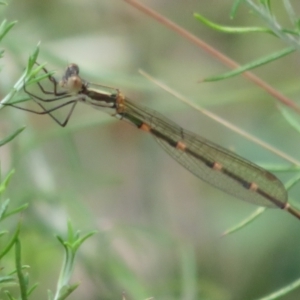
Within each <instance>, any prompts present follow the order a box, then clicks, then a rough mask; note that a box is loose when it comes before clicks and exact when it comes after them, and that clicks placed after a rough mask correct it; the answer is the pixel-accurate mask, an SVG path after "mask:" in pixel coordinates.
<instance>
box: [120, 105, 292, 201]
mask: <svg viewBox="0 0 300 300" xmlns="http://www.w3.org/2000/svg"><path fill="white" fill-rule="evenodd" d="M126 106H127V110H126V113H127V114H131V115H134V116H135V117H136V118H137V119H139V120H141V121H142V122H143V123H145V124H147V125H149V127H151V129H152V130H151V131H150V132H151V133H152V134H153V136H154V137H155V139H156V141H157V142H158V144H159V145H160V146H161V147H162V148H163V149H164V150H165V151H166V152H167V153H168V154H169V155H170V156H172V157H173V158H174V159H175V160H176V161H177V162H179V163H180V164H181V165H182V166H184V167H185V168H186V169H188V170H189V171H190V172H192V173H193V174H194V175H196V176H197V177H199V178H201V179H202V180H204V181H206V182H208V183H209V184H211V185H213V186H215V187H217V188H219V189H221V190H223V191H224V192H226V193H228V194H230V195H233V196H235V197H237V198H240V199H242V200H245V201H248V202H251V203H254V204H257V205H261V206H268V207H275V204H274V203H272V199H273V200H274V201H275V202H277V206H282V207H283V206H284V204H285V203H286V202H287V198H288V197H287V192H286V189H285V187H284V185H283V184H282V182H281V181H280V180H279V179H278V178H277V177H275V176H274V175H273V174H271V173H270V172H268V171H267V170H265V169H263V168H261V167H259V166H257V165H255V164H254V163H252V162H250V161H248V160H246V159H244V158H242V157H240V156H238V155H236V154H235V153H233V152H231V151H229V150H226V149H224V148H222V147H221V146H218V145H216V144H214V143H212V142H210V141H208V140H206V139H204V138H202V137H200V136H198V135H196V134H194V133H191V132H189V131H186V130H184V129H183V128H181V127H180V126H178V125H177V124H175V123H174V122H172V121H170V120H168V119H167V118H165V117H164V116H162V115H160V114H159V113H157V112H155V111H153V110H150V109H148V108H145V107H140V106H136V105H135V104H133V103H132V102H131V101H128V103H126ZM157 133H159V134H157ZM179 141H180V142H182V143H184V144H185V146H186V149H185V150H180V149H177V148H176V147H175V146H174V145H175V144H176V143H177V142H179ZM214 163H217V164H218V165H219V166H220V167H221V168H220V169H216V168H213V166H214ZM228 174H230V176H229V175H228ZM252 183H253V184H254V185H255V186H256V187H258V189H259V192H258V189H255V188H254V189H250V188H249V186H250V185H251V184H252ZM278 203H279V204H282V205H278Z"/></svg>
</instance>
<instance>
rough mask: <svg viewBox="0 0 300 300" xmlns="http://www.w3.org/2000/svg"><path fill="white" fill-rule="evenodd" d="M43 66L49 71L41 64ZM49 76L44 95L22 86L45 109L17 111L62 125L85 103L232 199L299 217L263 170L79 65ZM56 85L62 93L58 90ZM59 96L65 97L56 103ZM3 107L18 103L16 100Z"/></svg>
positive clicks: (280, 187) (278, 185)
mask: <svg viewBox="0 0 300 300" xmlns="http://www.w3.org/2000/svg"><path fill="white" fill-rule="evenodd" d="M43 70H44V72H45V73H48V72H47V70H46V69H45V68H43ZM48 79H49V80H50V82H51V83H52V85H53V90H52V91H47V90H46V89H45V88H44V87H43V86H42V85H41V83H38V86H39V88H40V90H41V92H42V93H44V94H46V95H48V97H50V98H48V99H47V98H42V97H39V96H37V95H35V94H33V93H31V92H29V91H28V90H27V89H26V88H25V87H24V89H25V91H26V92H27V94H29V95H30V96H31V98H32V99H33V100H34V101H35V102H36V103H37V104H38V105H39V106H40V107H41V108H42V109H43V111H34V110H31V109H27V108H21V109H23V110H26V111H29V112H33V113H36V114H48V115H50V116H51V117H52V118H53V120H55V121H56V122H57V123H58V124H59V125H60V126H62V127H64V126H66V125H67V123H68V121H69V119H70V117H71V115H72V112H73V110H74V108H75V106H76V105H77V103H79V102H81V103H85V104H88V105H90V106H92V107H94V108H96V109H100V110H103V111H105V112H107V113H109V114H110V115H111V116H114V117H116V118H118V119H119V120H124V121H128V122H129V123H131V124H132V125H134V126H135V127H137V128H138V129H141V130H143V131H145V132H148V133H151V134H152V136H153V137H154V138H155V139H156V141H157V142H158V144H159V145H161V146H162V148H163V149H164V150H165V151H166V152H167V153H168V154H169V155H170V156H172V157H173V158H174V159H175V160H176V161H178V162H179V163H180V164H181V165H183V166H184V167H185V168H186V169H188V170H189V171H190V172H192V173H193V174H194V175H195V176H197V177H199V178H201V179H202V180H204V181H206V182H208V183H210V184H211V185H213V186H215V187H217V188H219V189H221V190H223V191H224V192H226V193H228V194H230V195H233V196H235V197H236V198H240V199H242V200H245V201H248V202H251V203H254V204H257V205H260V206H266V207H279V208H281V209H284V210H286V211H288V212H289V213H291V214H292V215H294V216H295V217H297V218H298V219H300V212H299V211H297V210H296V209H295V208H293V207H292V206H290V205H289V204H288V202H287V199H288V195H287V191H286V189H285V187H284V185H283V184H282V182H281V181H280V180H279V179H278V178H277V177H276V176H274V175H273V174H272V173H270V172H268V171H267V170H265V169H263V168H261V167H259V166H257V165H256V164H254V163H252V162H250V161H248V160H246V159H245V158H243V157H241V156H239V155H237V154H235V153H233V152H231V151H229V150H226V149H225V148H222V147H221V146H219V145H217V144H215V143H212V142H210V141H208V140H207V139H205V138H203V137H200V136H198V135H196V134H194V133H192V132H189V131H187V130H185V129H183V128H181V127H180V126H178V125H177V124H175V123H174V122H172V121H170V120H169V119H167V118H165V117H164V116H162V115H161V114H159V113H157V112H156V111H154V110H151V109H149V108H146V107H143V106H141V105H140V104H138V103H136V102H133V101H131V100H129V99H128V98H127V97H125V96H124V95H123V94H122V93H121V92H120V91H119V90H118V89H115V88H110V87H106V86H102V85H96V84H92V83H89V82H88V81H85V80H84V79H82V78H81V77H80V76H79V68H78V66H77V65H76V64H70V65H69V66H68V67H67V69H66V71H65V74H64V75H63V77H62V80H61V81H57V80H56V79H55V78H54V77H53V76H52V75H49V76H48ZM59 87H60V88H61V89H62V91H59ZM63 99H65V100H66V101H65V102H63V103H59V101H60V100H63ZM56 101H58V102H56ZM48 102H54V103H59V104H58V105H56V106H55V107H53V108H51V109H46V108H45V106H44V103H48ZM6 105H11V106H15V107H16V105H15V104H6ZM65 106H70V110H69V113H68V114H67V116H66V118H65V120H64V121H63V122H61V121H59V120H58V119H57V118H56V117H55V116H54V115H53V114H52V112H53V111H55V110H57V109H60V108H62V107H65ZM18 108H20V107H18Z"/></svg>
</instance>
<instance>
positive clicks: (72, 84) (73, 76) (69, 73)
mask: <svg viewBox="0 0 300 300" xmlns="http://www.w3.org/2000/svg"><path fill="white" fill-rule="evenodd" d="M78 74H79V67H78V65H76V64H70V65H69V66H68V67H67V68H66V71H65V74H64V75H63V77H62V79H61V81H60V82H59V84H60V86H61V87H63V88H65V89H66V90H68V92H69V93H75V94H78V93H79V92H80V91H81V90H82V86H83V82H82V79H81V78H80V77H79V76H78Z"/></svg>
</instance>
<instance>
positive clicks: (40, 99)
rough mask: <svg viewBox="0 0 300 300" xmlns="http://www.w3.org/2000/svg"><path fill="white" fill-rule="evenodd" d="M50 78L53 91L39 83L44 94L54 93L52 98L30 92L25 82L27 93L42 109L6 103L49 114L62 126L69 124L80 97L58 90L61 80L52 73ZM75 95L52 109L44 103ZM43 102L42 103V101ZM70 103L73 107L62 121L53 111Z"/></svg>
mask: <svg viewBox="0 0 300 300" xmlns="http://www.w3.org/2000/svg"><path fill="white" fill-rule="evenodd" d="M42 70H43V71H44V72H45V74H49V73H48V70H47V69H46V68H45V67H44V68H42ZM47 78H48V80H49V81H50V82H51V84H52V87H53V90H52V91H48V90H46V89H45V88H44V87H43V85H42V84H41V83H40V82H38V83H37V85H38V87H39V89H40V91H41V92H42V93H43V94H44V95H52V96H53V97H52V98H51V97H50V98H43V97H40V96H37V95H36V94H34V93H32V92H30V91H29V90H28V89H27V88H26V85H25V84H24V86H23V89H24V91H25V93H26V94H27V95H29V96H30V97H31V99H32V100H33V101H34V102H35V103H36V104H37V105H38V106H40V107H41V108H42V111H36V110H32V109H28V108H24V107H21V106H18V105H15V104H11V103H6V104H5V105H7V106H12V107H15V108H18V109H21V110H25V111H28V112H31V113H34V114H37V115H46V114H47V115H49V116H50V117H51V118H52V119H53V120H54V121H55V122H56V123H57V124H59V125H60V126H62V127H65V126H66V125H67V124H68V121H69V119H70V117H71V115H72V113H73V111H74V108H75V106H76V104H77V102H78V97H76V98H75V99H74V95H71V94H69V93H68V91H61V92H59V91H58V87H59V82H58V81H57V80H56V79H55V78H54V77H53V76H52V75H51V74H49V75H48V77H47ZM72 96H73V99H72V100H69V101H67V102H64V103H61V104H59V105H56V106H55V107H52V108H50V109H47V108H46V107H45V106H44V105H43V104H42V103H51V102H55V101H59V100H63V99H67V98H71V97H72ZM41 102H42V103H41ZM68 105H71V108H70V110H69V112H68V114H67V116H66V118H65V119H64V121H60V120H59V119H58V118H56V117H55V116H54V115H53V114H52V112H53V111H56V110H58V109H60V108H62V107H65V106H68Z"/></svg>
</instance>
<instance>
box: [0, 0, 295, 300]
mask: <svg viewBox="0 0 300 300" xmlns="http://www.w3.org/2000/svg"><path fill="white" fill-rule="evenodd" d="M273 2H275V3H274V4H275V5H277V6H275V7H274V10H275V12H276V14H277V16H278V18H279V20H280V21H282V22H283V23H285V22H287V20H286V17H285V14H284V10H283V7H282V3H281V1H273ZM294 2H295V3H294V4H295V5H298V6H299V3H297V1H294ZM143 3H145V4H148V5H149V6H151V7H152V8H153V9H155V10H157V11H159V12H160V13H161V14H163V15H164V16H166V17H168V18H170V19H172V20H173V21H174V22H176V23H177V24H179V25H181V26H183V27H184V28H186V29H187V30H189V31H190V32H192V33H194V34H195V35H197V36H198V37H200V38H202V39H204V40H205V41H207V42H208V43H210V44H212V45H213V46H214V47H216V48H217V49H219V50H220V51H222V52H223V53H225V54H226V55H228V56H230V57H232V58H233V59H235V60H236V61H238V62H239V63H241V64H243V63H246V62H249V61H251V60H253V59H256V58H259V57H260V56H263V55H267V54H269V53H271V52H273V51H275V50H279V49H281V48H283V47H284V46H285V45H284V44H283V43H282V42H281V41H280V40H278V39H275V38H274V37H271V36H267V35H265V34H249V35H242V36H241V35H225V34H222V33H218V32H214V31H212V30H210V29H208V28H205V27H204V26H203V25H201V24H199V23H198V22H197V21H196V20H195V19H194V18H193V16H192V14H193V12H198V13H200V14H202V15H204V16H206V17H208V18H210V19H211V20H213V21H215V22H218V23H221V24H227V25H240V26H242V25H248V26H250V25H263V23H262V21H261V20H260V19H259V18H257V17H256V16H255V15H253V14H251V13H249V9H248V7H247V6H242V7H241V9H240V10H239V13H238V15H237V17H236V19H235V20H233V21H230V20H229V12H230V8H231V5H232V1H228V0H227V1H216V0H214V1H211V0H202V1H197V0H169V1H150V0H149V1H143ZM1 15H2V19H3V18H7V19H8V20H9V21H13V20H18V24H17V26H16V27H15V28H14V29H13V31H12V32H11V33H10V34H9V35H8V36H7V37H6V38H5V40H4V41H3V43H2V48H4V49H5V51H6V53H5V57H4V58H3V59H2V62H1V65H2V72H1V75H0V80H1V81H0V82H1V94H2V95H5V93H7V92H8V91H9V89H10V88H11V86H12V84H13V83H14V81H15V80H16V79H17V78H18V77H19V76H20V74H21V72H22V71H23V69H24V67H25V65H26V61H27V58H28V55H29V54H30V53H32V51H33V50H34V48H35V46H36V44H37V43H38V41H41V46H40V56H39V62H44V61H46V62H47V63H48V64H47V68H48V69H50V70H56V71H57V77H58V78H59V77H60V76H61V74H62V73H63V71H64V69H65V67H66V66H67V65H68V64H69V63H71V62H74V63H77V64H79V66H80V68H81V75H82V77H83V78H86V79H88V80H89V81H92V82H97V83H100V84H104V85H109V86H114V87H117V88H119V89H121V91H123V93H124V94H125V95H127V96H128V97H129V98H131V99H134V100H136V101H139V102H140V103H141V104H143V105H146V106H148V107H150V108H152V109H155V110H157V111H159V112H160V113H162V114H164V115H165V116H166V117H168V118H170V119H172V120H174V121H175V122H177V123H178V124H180V125H181V126H182V127H184V128H186V129H188V130H191V131H193V132H195V133H198V134H199V135H201V136H204V137H206V138H208V139H210V140H212V141H214V142H216V143H218V144H220V145H222V146H224V147H226V148H229V149H231V150H233V151H235V152H237V153H239V154H240V155H242V156H244V157H246V158H248V159H249V160H251V161H253V162H256V163H259V164H282V165H285V166H288V165H289V163H287V162H285V161H284V160H282V159H281V158H278V157H277V156H275V155H274V154H272V153H269V152H268V151H266V150H264V149H262V148H261V147H259V146H257V145H255V144H253V143H251V142H249V141H246V140H245V139H244V138H243V137H241V136H239V135H237V134H235V133H232V132H231V131H229V130H228V129H226V128H224V127H222V126H221V125H219V124H217V123H215V122H214V121H212V120H210V119H208V118H207V117H205V116H202V115H200V114H199V113H197V112H196V111H194V110H193V109H191V108H189V107H187V106H186V105H184V104H182V103H181V102H180V101H178V100H177V99H175V98H174V97H172V96H170V95H169V94H167V93H166V92H164V91H162V90H161V89H160V88H158V87H157V86H155V85H154V84H153V83H152V82H149V81H148V80H147V79H145V78H144V77H142V76H141V75H139V73H138V69H143V70H145V71H146V72H148V73H150V74H151V75H153V76H154V77H156V78H158V79H160V80H161V81H163V82H165V83H166V84H168V85H169V86H171V87H172V88H174V89H175V90H177V91H179V92H180V93H181V94H183V95H185V96H186V97H188V98H189V99H191V100H192V101H194V102H195V103H197V104H199V105H201V106H203V107H205V108H207V109H209V110H211V111H213V112H215V113H216V114H218V115H220V116H222V117H223V118H225V119H227V120H229V121H230V122H232V123H234V124H235V125H237V126H238V127H241V128H243V129H245V130H246V131H248V132H249V133H251V134H253V135H255V136H257V137H258V138H260V139H262V140H264V141H265V142H268V143H270V144H272V145H273V146H275V147H278V148H279V149H280V150H282V151H285V152H286V153H288V154H289V155H291V156H294V157H295V158H297V159H300V157H299V149H300V148H299V146H300V143H299V135H298V134H297V132H296V131H295V130H294V129H293V128H291V127H290V126H289V124H287V122H286V120H285V119H284V118H283V117H282V115H281V114H280V112H279V111H278V109H277V107H276V100H274V99H272V98H271V96H269V95H268V94H266V93H265V92H264V91H262V90H260V89H259V88H258V87H257V86H254V85H253V84H252V83H250V82H249V81H247V80H245V79H244V78H243V77H241V76H239V77H236V78H233V79H230V80H226V81H222V82H216V83H202V84H199V83H198V80H199V79H202V78H204V77H207V76H211V75H215V74H218V73H221V72H224V71H226V70H227V68H226V67H224V66H223V65H221V63H220V62H218V61H216V60H215V59H213V58H212V57H210V56H209V55H208V54H207V53H205V52H203V51H202V50H201V49H199V48H197V47H196V46H195V45H193V44H191V43H189V42H188V41H186V40H184V39H183V38H181V37H179V36H178V35H177V34H176V33H174V32H171V31H170V30H168V29H167V28H165V27H163V26H162V25H160V24H158V23H156V22H155V21H154V20H152V19H150V18H149V17H147V16H145V15H143V14H142V13H140V12H138V11H137V10H136V9H134V8H133V7H131V6H129V5H128V4H126V3H125V2H124V1H121V0H86V1H78V0H65V1H58V0H51V1H40V0H26V1H20V0H15V1H10V3H9V5H8V6H7V7H1ZM298 70H299V55H298V53H294V54H293V55H290V56H288V57H285V58H283V59H281V60H279V61H276V62H273V63H272V64H269V65H267V66H264V67H262V68H259V69H257V70H255V73H256V74H257V75H259V76H261V77H262V78H263V79H264V80H266V81H267V82H269V83H270V84H271V85H273V86H275V87H276V88H277V89H278V90H279V91H281V92H283V93H285V94H286V95H287V96H289V97H291V98H292V99H294V100H297V98H298V94H299V77H298V74H299V71H298ZM61 117H62V118H63V113H62V115H61ZM23 125H26V130H25V131H24V132H23V133H22V134H21V135H20V136H18V137H17V138H16V139H15V140H14V141H13V142H11V143H10V144H8V145H7V146H5V147H2V148H1V150H0V155H1V157H0V158H1V167H2V174H3V175H5V174H6V173H7V172H8V171H9V170H10V169H11V168H15V169H16V174H15V175H14V177H13V179H12V181H11V183H10V188H9V190H8V192H7V196H8V197H9V198H10V199H11V206H12V207H14V206H18V205H20V204H23V203H27V202H28V203H29V204H30V206H29V208H28V209H27V210H26V211H25V212H24V213H23V214H22V220H23V221H22V222H23V229H22V233H21V238H22V245H23V263H24V264H28V265H30V270H29V272H30V281H31V283H34V282H37V281H38V282H39V287H38V288H37V290H36V291H35V292H34V294H33V295H32V296H31V299H45V297H46V290H47V289H51V290H54V289H55V284H56V281H57V277H58V273H59V268H60V266H61V261H62V249H61V246H60V245H59V243H58V242H57V240H56V239H55V237H54V235H55V234H57V233H59V234H64V233H66V223H67V220H68V219H71V221H72V223H73V225H74V227H75V228H78V229H80V230H82V231H83V232H86V231H88V230H92V229H97V230H98V231H99V233H98V234H97V235H95V236H93V237H92V238H90V239H89V240H88V241H87V242H86V243H85V244H84V245H83V247H82V248H81V251H80V254H79V256H78V260H77V264H76V269H75V273H74V276H73V280H74V282H78V281H80V282H81V284H80V287H79V288H78V289H77V290H76V292H74V294H72V296H71V298H70V299H82V298H83V297H84V298H85V299H121V297H122V296H121V295H122V292H123V291H125V293H126V295H127V297H128V299H146V298H148V297H152V296H153V297H154V298H155V299H164V300H165V299H186V300H189V299H203V300H208V299H212V300H219V299H222V300H228V299H230V300H241V299H242V300H246V299H256V298H259V297H262V296H263V295H267V294H269V293H271V292H273V291H275V290H277V289H279V288H281V287H283V286H285V285H287V284H288V283H290V282H292V281H294V280H296V279H297V278H299V277H300V242H299V241H300V223H299V221H297V220H296V219H295V218H293V217H292V216H291V215H289V214H287V213H284V212H282V211H280V210H275V209H274V210H273V209H269V210H267V211H266V213H265V214H263V216H262V217H260V218H259V219H257V220H256V222H254V223H253V224H251V225H250V226H247V227H246V228H244V229H243V230H241V231H239V232H238V233H236V234H234V235H232V236H229V237H225V238H220V236H221V234H222V232H224V231H225V230H226V229H227V228H229V227H231V226H233V225H235V224H236V223H238V222H239V221H240V220H242V219H243V218H245V217H246V216H248V215H249V214H250V213H251V212H253V211H254V210H255V209H256V207H255V206H254V205H251V204H248V203H244V202H242V201H239V200H236V199H234V198H233V197H231V196H228V195H226V194H224V193H223V192H221V191H218V190H216V189H215V188H213V187H211V186H209V185H207V184H205V183H203V182H202V181H201V180H199V179H198V178H196V177H194V176H193V175H192V174H190V173H189V172H188V171H186V170H185V169H184V168H182V167H181V166H180V165H178V164H177V163H176V162H175V161H173V160H172V159H171V158H170V157H169V156H168V155H167V154H166V153H164V151H163V150H162V149H160V147H159V146H158V145H157V144H156V142H155V141H154V140H153V139H152V138H151V136H149V135H147V134H144V133H143V132H141V131H139V130H136V128H134V127H131V126H130V125H128V124H126V123H124V122H119V121H118V120H116V119H114V118H111V117H110V116H108V115H105V114H104V113H101V112H99V111H96V110H93V109H91V108H90V107H85V106H83V105H78V106H77V107H76V111H75V112H74V114H73V116H72V118H71V120H70V122H69V124H68V126H67V127H66V128H61V127H59V126H58V125H57V124H56V123H54V122H53V121H52V120H51V119H50V118H49V117H48V116H37V115H33V114H29V113H26V112H23V111H20V110H16V109H13V108H5V109H4V110H2V111H1V115H0V135H1V137H0V138H1V139H2V138H4V137H5V136H7V135H8V134H9V133H10V132H12V131H14V130H16V129H17V128H19V127H21V126H23ZM291 175H292V174H279V177H280V178H281V179H282V180H283V181H284V182H286V181H287V180H288V179H289V178H290V177H291ZM299 194H300V186H299V185H298V186H297V187H295V188H293V190H292V191H291V192H290V194H289V195H290V200H291V201H292V202H293V201H294V202H296V201H297V200H298V201H299V200H300V199H299ZM7 226H8V227H9V226H11V228H14V226H15V223H13V222H12V223H11V224H10V223H8V225H7ZM299 297H300V290H298V291H295V292H293V293H291V294H290V295H288V296H285V298H284V299H298V298H299ZM1 298H2V297H1Z"/></svg>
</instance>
